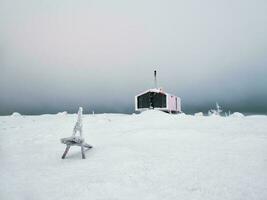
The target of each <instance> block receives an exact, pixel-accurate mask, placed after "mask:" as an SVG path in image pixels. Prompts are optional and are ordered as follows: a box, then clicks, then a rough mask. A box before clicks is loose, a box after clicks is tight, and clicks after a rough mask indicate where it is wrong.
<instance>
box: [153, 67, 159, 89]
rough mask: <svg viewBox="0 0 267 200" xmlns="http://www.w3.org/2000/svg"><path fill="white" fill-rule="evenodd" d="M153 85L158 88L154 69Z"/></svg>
mask: <svg viewBox="0 0 267 200" xmlns="http://www.w3.org/2000/svg"><path fill="white" fill-rule="evenodd" d="M154 86H155V88H158V83H157V71H156V70H154Z"/></svg>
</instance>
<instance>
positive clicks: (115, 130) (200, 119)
mask: <svg viewBox="0 0 267 200" xmlns="http://www.w3.org/2000/svg"><path fill="white" fill-rule="evenodd" d="M76 117H77V115H75V114H66V113H61V114H58V115H41V116H20V115H19V114H16V115H13V116H2V117H0V199H3V200H39V199H41V200H48V199H49V200H54V199H56V200H59V199H66V200H67V199H75V200H76V199H82V200H85V199H86V200H88V199H99V200H104V199H110V200H113V199H114V200H115V199H144V200H147V199H151V200H152V199H153V200H154V199H160V200H162V199H172V200H173V199H183V200H187V199H194V200H196V199H202V200H214V199H216V200H217V199H221V200H226V199H227V200H228V199H231V200H232V199H236V200H266V199H267V116H247V117H242V116H241V115H234V116H230V117H216V116H210V117H207V116H190V115H185V114H180V115H169V114H166V113H162V112H156V111H147V112H144V113H142V114H138V115H123V114H98V115H84V118H83V126H84V127H83V128H84V137H85V139H86V141H87V142H88V143H89V144H92V145H93V146H94V148H93V149H91V150H89V151H86V159H85V160H82V159H81V153H80V148H78V147H72V148H71V149H70V151H69V153H68V155H67V157H66V159H65V160H62V159H61V155H62V153H63V151H64V149H65V146H64V145H63V144H61V143H60V138H62V137H68V136H70V135H71V134H72V129H73V126H74V123H75V122H76Z"/></svg>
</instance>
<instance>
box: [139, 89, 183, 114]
mask: <svg viewBox="0 0 267 200" xmlns="http://www.w3.org/2000/svg"><path fill="white" fill-rule="evenodd" d="M148 109H155V110H161V111H164V112H169V113H179V112H181V111H182V110H181V99H180V98H179V97H177V96H175V95H172V94H169V93H166V92H164V91H162V89H158V88H155V89H149V90H146V91H144V92H142V93H140V94H138V95H136V96H135V110H136V111H144V110H148Z"/></svg>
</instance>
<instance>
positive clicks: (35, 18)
mask: <svg viewBox="0 0 267 200" xmlns="http://www.w3.org/2000/svg"><path fill="white" fill-rule="evenodd" d="M266 10H267V3H266V1H261V0H256V1H244V0H243V1H241V0H234V1H228V0H225V1H212V0H204V1H193V0H189V1H188V0H187V1H122V0H121V1H119V0H117V1H101V0H98V1H81V0H78V1H63V0H57V1H36V0H35V1H26V2H25V1H24V2H23V1H19V0H13V1H12V0H9V1H7V0H2V1H0V24H1V26H0V70H1V73H0V84H1V85H0V93H1V94H2V95H1V96H0V105H1V106H0V113H7V112H11V111H13V110H22V111H25V112H27V110H28V111H29V112H35V110H38V111H40V112H45V111H47V112H48V111H53V110H58V109H68V108H70V109H72V108H73V107H75V106H76V105H78V104H82V105H85V106H88V107H90V109H91V108H92V109H94V108H95V110H100V108H101V107H104V108H105V109H106V110H107V111H108V110H113V111H116V109H117V108H115V107H114V106H113V104H114V102H119V103H120V105H121V108H120V109H121V110H117V111H123V110H125V111H126V110H127V111H129V110H131V109H133V96H134V95H135V94H137V93H139V92H140V91H141V90H144V89H146V88H149V87H152V86H153V77H152V75H153V70H154V69H157V70H158V72H159V73H158V74H159V77H158V78H159V85H162V86H163V88H165V89H166V90H167V91H169V92H171V93H175V94H177V95H179V96H181V97H182V100H183V105H184V106H185V107H184V108H185V109H188V110H190V109H191V108H195V107H197V106H200V107H199V108H201V106H203V105H208V104H210V103H211V102H213V101H219V102H222V103H223V104H224V105H226V106H228V107H229V109H231V108H233V109H235V108H240V109H241V107H242V109H244V108H245V107H246V108H248V109H247V110H248V111H253V109H254V108H255V109H254V110H255V112H256V111H257V112H258V111H260V110H262V111H264V112H266V111H267V106H266V103H265V102H266V100H267V92H266V89H265V85H266V84H267V79H266V77H265V76H264V74H267V67H266V64H267V57H266V50H267V39H266V35H267V14H266ZM238 105H242V106H238ZM105 109H101V111H104V110H105ZM36 112H37V111H36Z"/></svg>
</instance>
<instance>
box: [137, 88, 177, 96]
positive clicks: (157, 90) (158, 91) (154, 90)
mask: <svg viewBox="0 0 267 200" xmlns="http://www.w3.org/2000/svg"><path fill="white" fill-rule="evenodd" d="M147 92H155V93H163V94H165V95H171V96H175V97H177V96H176V95H173V94H170V93H167V92H164V91H163V90H162V89H161V88H151V89H148V90H146V91H144V92H142V93H140V94H138V95H136V97H138V96H141V95H143V94H145V93H147Z"/></svg>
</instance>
